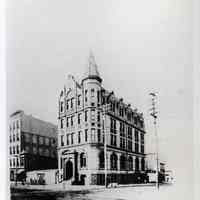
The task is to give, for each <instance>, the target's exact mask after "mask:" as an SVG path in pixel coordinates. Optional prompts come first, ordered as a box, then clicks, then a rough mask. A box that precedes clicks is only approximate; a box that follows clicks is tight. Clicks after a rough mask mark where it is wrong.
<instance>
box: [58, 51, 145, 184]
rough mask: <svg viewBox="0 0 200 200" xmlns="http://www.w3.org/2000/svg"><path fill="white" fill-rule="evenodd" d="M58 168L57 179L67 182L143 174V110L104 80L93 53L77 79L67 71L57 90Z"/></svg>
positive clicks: (135, 178) (125, 179) (123, 179)
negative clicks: (65, 79) (58, 91)
mask: <svg viewBox="0 0 200 200" xmlns="http://www.w3.org/2000/svg"><path fill="white" fill-rule="evenodd" d="M104 154H106V158H105V157H104ZM105 163H106V167H105ZM58 169H59V181H60V182H65V183H66V184H87V185H90V184H95V185H103V184H105V177H107V178H106V180H107V183H111V182H117V183H121V184H123V183H136V182H143V181H144V179H145V126H144V118H143V114H142V113H139V112H138V111H137V109H133V108H132V106H131V104H128V103H126V102H125V101H124V100H123V98H118V97H116V95H115V94H114V92H113V91H109V90H107V89H105V88H104V87H103V86H102V78H101V76H100V74H99V72H98V69H97V64H96V62H95V59H94V56H93V55H90V57H89V61H88V66H87V70H86V73H85V75H84V77H83V79H82V81H81V83H78V82H77V81H76V80H75V79H74V77H73V76H68V80H67V84H66V85H65V86H64V87H63V89H62V90H61V92H60V96H59V101H58ZM105 174H106V175H105Z"/></svg>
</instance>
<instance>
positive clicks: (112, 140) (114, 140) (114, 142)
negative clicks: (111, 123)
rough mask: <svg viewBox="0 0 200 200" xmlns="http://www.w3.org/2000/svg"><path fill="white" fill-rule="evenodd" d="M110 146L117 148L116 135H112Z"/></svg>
mask: <svg viewBox="0 0 200 200" xmlns="http://www.w3.org/2000/svg"><path fill="white" fill-rule="evenodd" d="M110 137H111V138H110V139H111V140H110V144H111V145H112V146H117V137H116V135H113V134H111V135H110Z"/></svg>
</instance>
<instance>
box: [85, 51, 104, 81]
mask: <svg viewBox="0 0 200 200" xmlns="http://www.w3.org/2000/svg"><path fill="white" fill-rule="evenodd" d="M86 79H95V80H97V81H99V82H100V83H101V82H102V78H101V77H100V74H99V71H98V66H97V64H96V61H95V57H94V55H93V53H92V52H90V55H89V58H88V63H87V67H86V71H85V74H84V77H83V80H82V81H84V80H86Z"/></svg>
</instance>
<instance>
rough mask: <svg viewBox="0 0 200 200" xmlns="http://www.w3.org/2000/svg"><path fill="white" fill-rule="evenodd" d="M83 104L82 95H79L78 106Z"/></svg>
mask: <svg viewBox="0 0 200 200" xmlns="http://www.w3.org/2000/svg"><path fill="white" fill-rule="evenodd" d="M80 105H81V95H78V106H80Z"/></svg>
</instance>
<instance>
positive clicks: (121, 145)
mask: <svg viewBox="0 0 200 200" xmlns="http://www.w3.org/2000/svg"><path fill="white" fill-rule="evenodd" d="M120 147H121V148H122V149H125V148H126V143H125V138H123V137H121V138H120Z"/></svg>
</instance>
